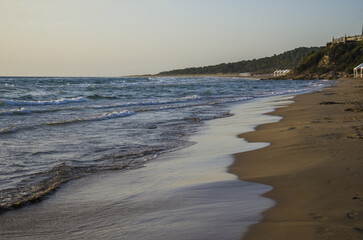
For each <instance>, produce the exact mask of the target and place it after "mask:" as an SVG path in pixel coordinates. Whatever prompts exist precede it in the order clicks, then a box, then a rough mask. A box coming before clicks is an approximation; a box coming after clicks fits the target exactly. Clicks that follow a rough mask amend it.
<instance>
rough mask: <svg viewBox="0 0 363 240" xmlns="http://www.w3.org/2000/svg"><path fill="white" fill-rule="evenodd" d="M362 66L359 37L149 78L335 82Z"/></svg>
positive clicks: (362, 48) (361, 37) (361, 39)
mask: <svg viewBox="0 0 363 240" xmlns="http://www.w3.org/2000/svg"><path fill="white" fill-rule="evenodd" d="M362 63H363V28H362V35H356V36H347V35H344V36H343V37H339V38H334V37H332V41H331V42H328V43H327V44H326V46H324V47H310V48H307V47H300V48H296V49H293V50H290V51H286V52H284V53H281V54H278V55H276V54H275V55H274V56H271V57H264V58H260V59H253V60H244V61H239V62H233V63H221V64H218V65H211V66H204V67H190V68H184V69H176V70H171V71H164V72H160V73H158V74H156V75H150V76H195V75H198V76H201V75H203V76H210V75H214V76H234V77H256V78H262V79H271V78H272V79H336V78H340V77H353V76H360V75H359V74H356V73H357V69H355V68H356V67H357V66H359V65H360V64H362Z"/></svg>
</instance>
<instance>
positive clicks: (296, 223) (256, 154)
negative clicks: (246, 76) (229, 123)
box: [229, 79, 363, 240]
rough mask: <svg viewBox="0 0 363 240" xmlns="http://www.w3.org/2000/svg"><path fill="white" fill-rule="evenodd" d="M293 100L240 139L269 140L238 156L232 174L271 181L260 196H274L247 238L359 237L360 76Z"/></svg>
mask: <svg viewBox="0 0 363 240" xmlns="http://www.w3.org/2000/svg"><path fill="white" fill-rule="evenodd" d="M294 100H295V103H293V104H291V105H289V106H288V107H287V108H279V109H277V110H276V111H275V112H273V113H271V115H275V116H282V117H283V119H282V120H281V121H280V122H278V123H270V124H264V125H260V126H258V127H257V128H256V131H254V132H249V133H245V134H242V135H240V136H239V137H241V138H244V139H246V140H247V141H248V142H269V143H271V145H270V146H268V147H266V148H263V149H258V150H255V151H250V152H242V153H238V154H235V162H234V163H233V164H232V165H231V166H230V167H229V172H231V173H233V174H236V175H237V176H238V177H239V179H241V180H243V181H250V182H255V183H262V184H266V185H269V186H272V187H273V190H272V191H270V192H268V193H266V194H264V195H263V196H265V197H267V198H271V199H273V200H275V201H276V205H275V206H274V207H272V208H270V209H268V210H267V211H265V212H264V213H263V220H262V221H261V222H259V223H257V224H255V225H253V226H252V227H251V228H250V230H249V231H248V233H247V234H246V235H245V236H244V238H243V239H245V240H254V239H265V238H267V237H268V238H269V239H297V240H298V239H361V238H362V236H363V217H362V215H363V187H362V182H363V114H362V106H363V80H362V79H341V80H340V81H339V83H338V84H337V85H336V86H334V87H330V88H327V89H324V90H323V91H320V92H314V93H309V94H303V95H299V96H297V97H296V98H295V99H294Z"/></svg>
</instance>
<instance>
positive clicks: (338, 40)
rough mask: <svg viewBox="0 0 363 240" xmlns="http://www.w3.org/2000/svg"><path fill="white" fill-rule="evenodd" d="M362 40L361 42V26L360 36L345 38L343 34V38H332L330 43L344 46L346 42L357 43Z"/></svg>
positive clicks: (362, 36) (362, 37) (362, 35)
mask: <svg viewBox="0 0 363 240" xmlns="http://www.w3.org/2000/svg"><path fill="white" fill-rule="evenodd" d="M362 40H363V26H362V34H361V35H356V36H350V37H347V34H345V35H344V37H340V38H334V37H332V40H331V43H332V44H337V43H344V44H345V43H347V42H358V41H362Z"/></svg>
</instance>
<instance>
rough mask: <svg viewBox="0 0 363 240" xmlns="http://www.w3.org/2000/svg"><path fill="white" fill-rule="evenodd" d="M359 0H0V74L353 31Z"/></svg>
mask: <svg viewBox="0 0 363 240" xmlns="http://www.w3.org/2000/svg"><path fill="white" fill-rule="evenodd" d="M362 25H363V1H362V0H304V1H301V0H0V76H114V77H117V76H126V75H135V74H155V73H158V72H161V71H165V70H172V69H179V68H186V67H199V66H206V65H214V64H219V63H223V62H226V63H227V62H236V61H241V60H251V59H255V58H256V59H257V58H261V57H266V56H272V55H274V54H279V53H282V52H284V51H288V50H292V49H294V48H297V47H302V46H304V47H310V46H323V45H326V43H327V42H329V41H330V40H331V38H332V37H333V36H335V37H341V36H344V34H347V35H348V36H349V35H358V34H361V33H362Z"/></svg>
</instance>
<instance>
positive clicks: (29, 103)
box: [4, 97, 86, 106]
mask: <svg viewBox="0 0 363 240" xmlns="http://www.w3.org/2000/svg"><path fill="white" fill-rule="evenodd" d="M85 101H86V99H85V98H84V97H76V98H61V99H56V100H49V101H14V100H8V101H4V103H5V104H6V105H11V106H37V105H60V104H68V103H77V102H85Z"/></svg>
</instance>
